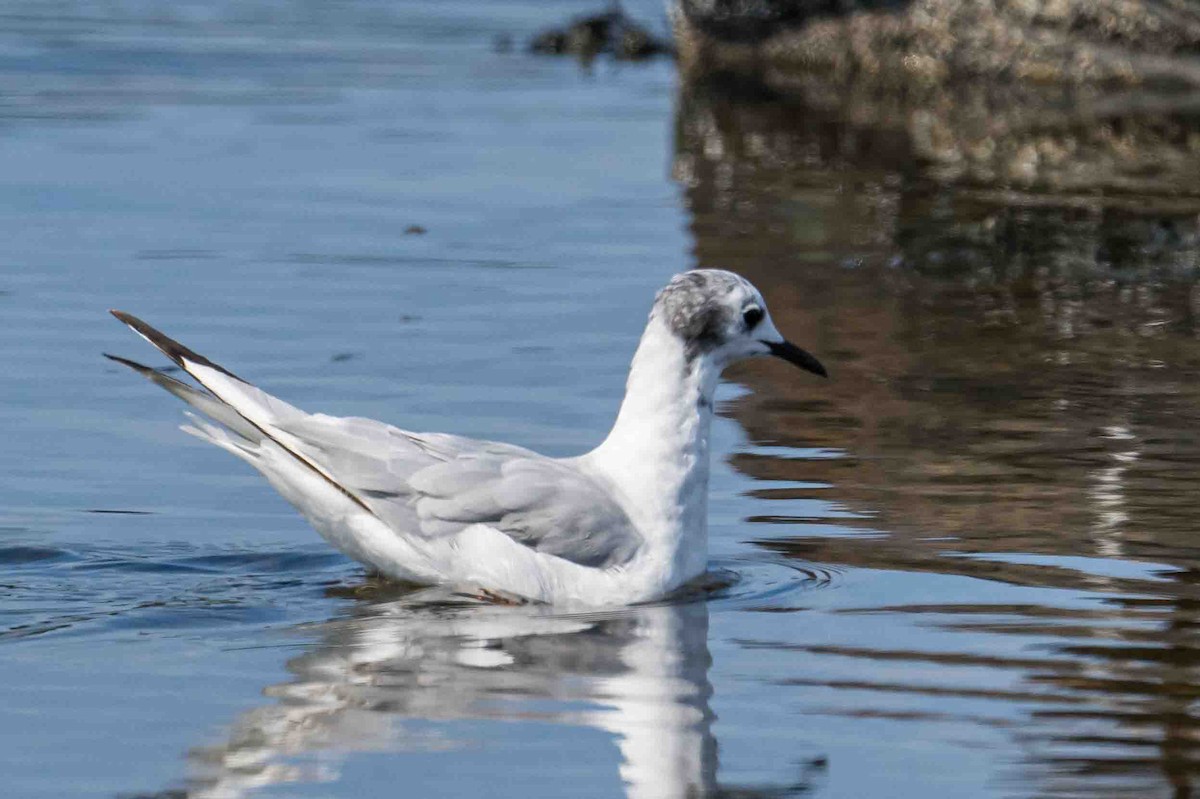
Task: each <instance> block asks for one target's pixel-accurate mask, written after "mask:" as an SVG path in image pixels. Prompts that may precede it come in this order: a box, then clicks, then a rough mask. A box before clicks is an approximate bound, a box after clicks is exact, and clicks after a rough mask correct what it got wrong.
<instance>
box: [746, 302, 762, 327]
mask: <svg viewBox="0 0 1200 799" xmlns="http://www.w3.org/2000/svg"><path fill="white" fill-rule="evenodd" d="M762 318H763V309H762V308H759V307H758V306H757V305H753V306H751V307H749V308H747V309H746V310H745V312H744V313H743V314H742V321H743V322H745V323H746V329H747V330H753V329H754V326H755V325H757V324H758V323H759V322H761V321H762Z"/></svg>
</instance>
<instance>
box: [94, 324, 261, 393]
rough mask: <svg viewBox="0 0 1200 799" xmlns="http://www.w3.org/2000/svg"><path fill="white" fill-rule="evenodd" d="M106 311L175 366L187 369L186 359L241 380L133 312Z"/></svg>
mask: <svg viewBox="0 0 1200 799" xmlns="http://www.w3.org/2000/svg"><path fill="white" fill-rule="evenodd" d="M108 312H109V313H110V314H112V315H113V316H115V317H116V318H117V319H119V320H120V321H121V322H123V323H124V324H126V325H128V326H129V327H130V328H132V329H133V331H134V332H136V333H137V334H138V335H140V336H142V337H143V338H145V339H146V340H147V341H149V342H150V343H151V344H153V345H154V346H155V347H157V348H158V349H159V351H160V352H162V354H163V355H166V356H167V357H168V358H170V359H171V360H172V361H174V362H175V364H176V365H177V366H180V367H182V368H183V370H184V371H187V364H186V363H184V361H185V360H188V361H191V362H192V363H194V364H199V365H201V366H207V367H209V368H211V369H216V370H217V371H218V372H221V373H222V374H225V375H228V376H229V377H232V378H233V379H235V380H241V378H240V377H238V376H237V375H235V374H234V373H233V372H231V371H229V370H228V369H226V368H225V367H223V366H221V365H220V364H216V363H213V362H212V361H210V360H209V359H208V358H205V357H204V356H203V355H201V354H200V353H198V352H196V351H195V350H193V349H190V348H189V347H185V346H184V345H182V344H180V343H179V342H178V341H176V340H175V339H173V338H171V337H170V336H167V335H166V334H164V333H162V332H160V331H158V330H156V329H155V328H153V327H151V326H150V325H148V324H146V323H145V322H143V321H142V320H141V319H138V318H137V317H136V316H134V315H133V314H130V313H125V312H124V311H118V310H116V309H115V308H110V309H109V311H108Z"/></svg>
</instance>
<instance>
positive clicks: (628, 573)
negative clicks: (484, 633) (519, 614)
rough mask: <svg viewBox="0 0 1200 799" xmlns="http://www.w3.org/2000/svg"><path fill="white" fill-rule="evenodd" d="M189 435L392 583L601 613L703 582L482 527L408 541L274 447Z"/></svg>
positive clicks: (650, 563)
mask: <svg viewBox="0 0 1200 799" xmlns="http://www.w3.org/2000/svg"><path fill="white" fill-rule="evenodd" d="M183 429H184V430H185V431H187V432H189V433H191V434H193V435H196V436H197V437H199V438H201V439H203V440H205V441H209V442H211V443H213V444H216V445H217V446H220V447H221V448H223V449H225V450H228V451H229V452H231V453H233V454H234V455H237V456H238V457H240V458H242V459H243V460H245V461H246V462H247V463H249V464H250V465H252V466H253V467H254V468H256V469H258V471H260V472H261V473H262V474H263V475H264V476H265V477H266V478H267V480H268V481H269V482H270V483H271V485H272V486H274V488H275V489H276V490H277V491H278V492H279V493H280V494H281V495H282V496H283V497H284V498H285V499H287V500H288V502H290V503H291V504H292V505H294V506H295V507H296V508H297V510H299V511H300V512H301V513H302V514H303V515H304V517H305V518H306V519H307V520H308V521H309V523H310V524H311V525H312V526H313V527H314V528H315V529H316V530H317V532H318V533H320V534H321V536H322V537H323V538H324V539H325V540H326V541H328V542H329V543H330V544H331V545H332V546H333V547H335V548H336V549H337V550H338V551H340V552H342V553H343V554H345V555H347V556H348V557H350V558H353V559H354V560H356V561H358V562H359V563H362V564H364V565H366V566H368V567H369V568H371V569H373V570H376V571H378V572H380V573H382V574H384V575H387V576H388V577H391V578H393V579H397V580H404V581H408V582H415V583H422V584H430V585H433V584H450V585H453V586H456V587H459V588H461V589H462V590H463V591H466V592H474V591H479V590H481V589H482V590H486V591H489V592H492V593H496V594H501V595H510V596H511V597H514V598H522V599H528V600H533V601H536V602H547V603H551V604H555V605H563V606H572V605H577V606H588V607H597V606H606V605H624V604H630V603H636V602H643V601H648V600H651V599H655V598H658V597H661V596H663V595H665V594H668V593H670V592H671V591H673V590H675V589H676V588H678V587H679V586H680V585H682V584H683V583H684V582H686V581H687V579H690V578H692V577H694V576H696V575H676V574H673V573H672V571H673V570H672V569H670V568H669V567H668V565H667V564H665V563H664V562H662V559H660V558H656V557H655V556H654V553H653V550H652V549H646V550H644V551H642V552H640V553H638V554H637V555H636V556H635V557H634V558H633V560H632V561H630V562H629V563H627V564H625V565H624V566H621V567H613V568H607V569H602V568H592V567H588V566H581V565H579V564H577V563H573V562H571V561H568V560H564V559H562V558H559V557H555V556H554V555H548V554H545V553H542V552H538V551H536V550H533V549H530V548H529V547H527V546H524V545H522V544H520V543H518V542H517V541H514V540H513V539H512V538H510V537H509V536H508V535H505V534H504V533H502V532H500V531H499V530H496V529H494V528H491V527H488V526H486V525H481V524H477V525H473V526H471V527H468V528H466V529H464V530H463V531H462V532H460V533H457V534H455V535H451V536H444V537H440V538H434V539H428V538H423V537H421V536H419V535H406V534H405V533H404V531H402V530H395V529H392V528H390V527H388V526H387V525H386V524H384V523H383V522H382V521H381V520H380V519H379V518H378V517H376V516H375V515H374V514H372V513H370V512H368V511H366V510H364V509H363V508H362V507H361V506H359V505H358V504H357V503H355V502H354V501H353V500H351V499H350V498H349V497H348V496H346V495H345V494H344V493H342V492H341V491H339V490H338V489H337V488H335V487H334V486H333V485H332V484H331V483H330V482H329V481H327V480H325V479H323V478H322V477H321V476H320V475H319V474H318V473H316V472H314V471H313V470H312V469H311V468H309V467H308V466H306V465H304V464H302V463H301V462H300V461H298V460H297V459H296V458H295V457H294V456H293V455H292V454H291V453H289V452H288V451H286V450H285V449H283V447H281V446H280V445H279V444H277V443H275V442H274V441H272V440H270V439H263V440H261V441H258V442H247V441H246V440H244V439H242V438H241V437H238V436H234V435H232V434H230V433H229V432H228V431H227V430H225V429H224V428H222V427H220V426H217V425H214V424H211V423H209V422H207V421H205V420H202V419H199V418H196V417H192V424H190V425H186V426H184V428H183Z"/></svg>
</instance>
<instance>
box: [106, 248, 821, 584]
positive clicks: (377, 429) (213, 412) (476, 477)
mask: <svg viewBox="0 0 1200 799" xmlns="http://www.w3.org/2000/svg"><path fill="white" fill-rule="evenodd" d="M112 314H113V315H114V316H115V317H116V318H117V319H119V320H121V321H122V322H124V323H125V324H126V325H128V326H129V327H130V328H132V329H133V330H134V331H135V332H136V333H138V334H139V335H141V336H142V337H143V338H145V339H146V340H147V341H149V342H150V343H151V344H153V345H154V346H155V347H157V348H158V349H159V350H160V351H161V352H162V353H163V354H164V355H166V356H167V357H168V358H170V359H171V360H172V361H174V362H175V363H176V364H177V365H178V366H179V367H180V368H181V369H183V371H185V372H186V373H187V374H188V375H190V376H191V377H192V378H194V379H195V380H196V382H197V383H199V387H195V386H192V385H190V384H188V383H184V382H182V381H180V380H176V379H175V378H173V377H169V376H168V375H165V374H163V373H161V372H159V371H157V370H155V369H152V368H150V367H148V366H143V365H142V364H140V363H136V362H134V361H131V360H128V359H126V358H120V357H117V356H114V355H107V356H106V357H108V358H111V359H112V360H114V361H117V362H118V363H121V364H124V365H125V366H128V367H130V368H131V369H133V370H134V371H136V372H138V373H140V374H141V375H143V376H144V377H146V378H148V379H150V380H151V381H152V382H154V383H156V384H157V385H159V386H160V387H162V388H164V389H166V390H167V391H169V392H170V393H172V394H174V395H175V396H176V397H179V398H180V399H182V400H183V401H184V402H186V403H187V404H188V405H190V406H191V407H192V408H193V409H194V410H196V411H198V412H199V413H198V414H194V413H189V414H188V416H189V417H190V419H191V423H190V424H187V425H185V426H184V427H183V429H184V430H185V431H186V432H188V433H191V434H193V435H195V436H197V437H199V438H201V439H203V440H205V441H208V442H211V443H213V444H216V445H217V446H219V447H221V448H223V449H225V450H228V451H229V452H231V453H233V454H234V455H236V456H238V457H239V458H241V459H242V460H245V461H246V462H247V463H249V464H250V465H251V466H253V467H254V468H256V469H258V470H259V471H260V472H261V473H262V474H263V475H264V476H265V477H266V478H267V480H268V481H269V482H270V483H271V485H272V486H274V487H275V489H276V490H278V491H279V493H280V494H282V495H283V496H284V497H285V498H286V499H287V500H288V501H289V502H291V503H292V505H294V506H295V507H296V508H297V509H298V510H299V511H300V513H301V514H303V515H304V516H305V518H307V519H308V521H309V522H310V523H311V524H312V526H313V527H315V528H316V530H317V531H318V532H319V533H320V534H321V535H322V536H323V537H324V538H325V539H326V540H327V541H328V542H329V543H330V544H332V545H333V546H334V547H335V548H337V549H338V550H340V551H341V552H343V553H344V554H346V555H348V556H349V557H351V558H353V559H354V560H357V561H359V562H360V563H362V564H364V565H366V566H368V567H369V568H371V569H374V570H376V571H378V572H381V573H382V574H384V575H387V576H389V577H392V578H395V579H399V580H405V581H409V582H415V583H424V584H449V585H451V586H453V587H456V588H461V589H462V590H464V591H466V592H469V593H472V594H475V595H482V596H484V597H487V598H490V599H494V600H501V601H535V602H544V603H552V604H556V605H564V606H593V607H594V606H612V605H623V604H632V603H636V602H645V601H649V600H653V599H659V598H661V597H664V596H666V595H668V594H670V593H672V592H673V591H676V590H677V589H679V588H681V587H682V586H684V585H686V584H687V583H689V582H691V581H693V580H695V579H697V578H698V577H700V576H701V575H702V574H703V573H704V572H705V569H706V567H707V561H708V510H707V506H708V474H709V430H710V427H711V423H712V416H713V394H714V393H715V391H716V388H717V383H718V380H719V378H720V375H721V372H722V370H723V369H724V368H725V367H726V366H728V365H729V364H731V363H733V362H735V361H739V360H742V359H744V358H752V357H756V356H761V355H773V356H776V357H779V358H782V359H783V360H785V361H788V362H790V363H792V364H794V365H796V366H798V367H800V368H801V369H805V370H807V371H809V372H813V373H815V374H818V375H821V376H825V374H826V373H825V368H824V367H823V366H822V365H821V363H820V362H819V361H818V360H817V359H816V358H815V357H814V356H812V355H811V354H809V353H808V352H806V351H805V350H803V349H801V348H799V347H797V346H796V345H794V344H792V343H791V342H789V341H787V340H786V339H785V338H784V337H783V336H782V335H780V333H779V331H778V330H777V329H776V328H775V324H774V323H773V322H772V321H771V316H770V314H769V313H768V311H767V306H766V303H765V302H764V300H763V297H762V294H760V293H759V291H758V289H756V288H755V287H754V286H753V285H751V284H750V282H749V281H748V280H746V279H745V278H743V277H741V276H739V275H736V274H734V273H732V272H727V271H723V270H717V269H697V270H693V271H689V272H684V273H682V274H679V275H676V276H675V277H674V278H672V279H671V281H670V282H669V283H668V284H667V286H666V287H665V288H663V289H662V290H661V291H660V292H659V293H658V295H657V297H656V298H655V301H654V305H653V307H652V308H651V311H650V318H649V321H648V322H647V324H646V329H645V332H644V333H643V334H642V338H641V341H640V342H639V344H638V347H637V351H636V353H635V354H634V356H633V363H632V365H631V366H630V370H629V379H628V382H627V384H626V388H625V398H624V400H623V401H622V403H621V407H620V410H619V411H618V413H617V419H616V422H615V423H614V424H613V428H612V431H611V432H610V433H609V434H608V437H607V438H605V439H604V441H603V442H602V443H601V444H600V445H599V446H598V447H596V448H595V449H593V450H592V451H590V452H588V453H586V454H584V455H580V456H578V457H572V458H551V457H547V456H544V455H540V454H538V453H536V452H533V451H531V450H528V449H525V448H523V447H518V446H514V445H512V444H502V443H498V442H493V441H478V440H474V439H470V438H464V437H462V436H456V435H452V434H449V433H413V432H409V431H406V430H401V429H399V428H396V427H393V426H391V425H389V424H385V423H383V422H378V421H375V420H372V419H363V418H350V417H336V416H327V415H325V414H320V413H316V414H313V413H307V412H305V411H302V410H300V409H299V408H296V407H294V406H292V405H289V404H288V403H286V402H284V401H283V400H280V399H277V398H276V397H273V396H271V395H270V394H268V393H266V392H265V391H263V390H261V389H259V388H257V387H255V386H254V385H251V384H250V383H248V382H246V381H245V380H242V379H241V378H240V377H238V376H236V375H235V374H233V373H232V372H230V371H228V370H227V369H225V368H223V367H221V366H218V365H217V364H215V363H213V362H212V361H210V360H209V359H208V358H205V357H204V356H203V355H200V354H198V353H196V352H194V351H192V350H191V349H189V348H187V347H185V346H184V345H182V344H180V343H179V342H177V341H174V340H172V339H170V338H168V337H167V336H165V335H163V334H162V333H160V332H159V331H158V330H155V329H154V328H153V327H151V326H150V325H148V324H146V323H145V322H143V321H141V320H140V319H138V318H136V317H134V316H131V315H130V314H127V313H124V312H122V311H112Z"/></svg>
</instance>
